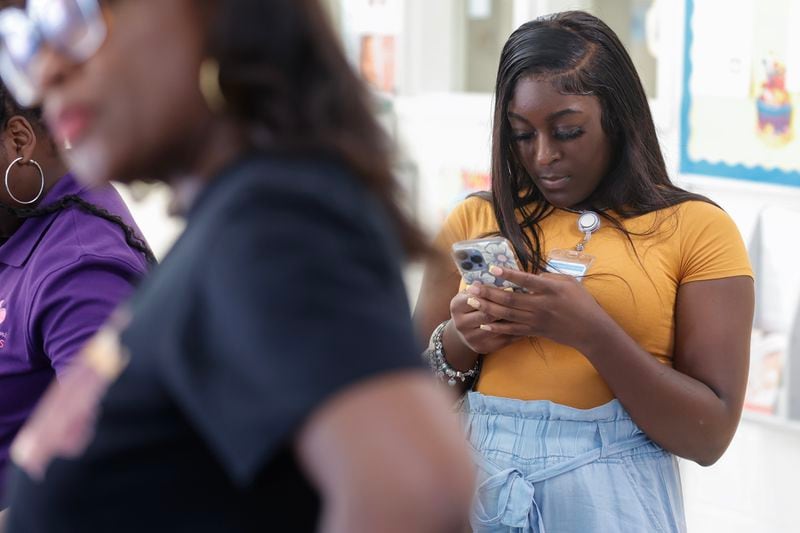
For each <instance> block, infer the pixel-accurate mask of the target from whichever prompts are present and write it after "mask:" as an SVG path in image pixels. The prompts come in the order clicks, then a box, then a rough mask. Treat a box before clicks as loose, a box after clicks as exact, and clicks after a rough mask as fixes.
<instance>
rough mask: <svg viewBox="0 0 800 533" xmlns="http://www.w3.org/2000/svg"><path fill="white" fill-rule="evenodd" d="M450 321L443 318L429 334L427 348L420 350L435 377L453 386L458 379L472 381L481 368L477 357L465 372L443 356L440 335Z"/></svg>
mask: <svg viewBox="0 0 800 533" xmlns="http://www.w3.org/2000/svg"><path fill="white" fill-rule="evenodd" d="M449 322H450V319H447V320H445V321H444V322H442V323H441V324H439V325H438V326H436V329H434V330H433V333H432V334H431V340H430V343H429V344H428V349H427V350H425V351H424V352H422V355H423V357H424V358H425V359H426V360H427V361H428V364H429V365H430V366H431V370H433V373H434V374H435V375H436V377H437V378H439V380H441V381H445V379H446V380H447V384H448V385H450V386H451V387H454V386H455V385H456V383H457V382H458V381H460V382H461V383H466V382H467V380H470V381H472V380H473V379H475V378H476V377H477V376H478V372H479V371H480V368H481V360H480V358H478V360H477V361H475V366H473V367H472V368H470V369H469V370H467V371H466V372H462V371H460V370H456V369H455V368H453V367H452V366H450V364H449V363H448V362H447V358H446V357H445V353H444V341H443V340H442V337H443V336H444V328H446V327H447V324H448V323H449Z"/></svg>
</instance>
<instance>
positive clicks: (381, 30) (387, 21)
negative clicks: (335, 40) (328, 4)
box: [341, 0, 403, 93]
mask: <svg viewBox="0 0 800 533" xmlns="http://www.w3.org/2000/svg"><path fill="white" fill-rule="evenodd" d="M341 5H342V21H343V28H342V29H343V34H344V41H345V49H346V50H347V53H348V55H349V56H350V59H351V61H352V62H353V64H354V65H355V66H356V68H357V69H358V72H359V74H361V76H362V77H363V78H364V80H365V81H366V82H367V83H368V84H369V85H370V86H372V87H373V88H374V89H377V90H378V91H382V92H385V93H395V92H396V89H397V83H396V72H397V52H398V46H397V40H398V37H399V35H400V30H401V27H402V19H403V17H402V13H403V10H402V7H403V5H402V3H401V2H399V1H398V0H343V2H342V4H341Z"/></svg>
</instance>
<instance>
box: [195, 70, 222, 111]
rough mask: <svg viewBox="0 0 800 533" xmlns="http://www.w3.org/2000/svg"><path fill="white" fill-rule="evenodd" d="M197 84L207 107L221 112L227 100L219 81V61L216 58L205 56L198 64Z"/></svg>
mask: <svg viewBox="0 0 800 533" xmlns="http://www.w3.org/2000/svg"><path fill="white" fill-rule="evenodd" d="M198 85H199V86H200V92H201V93H202V95H203V98H204V99H205V101H206V105H207V106H208V108H209V109H210V110H211V111H212V112H214V113H220V112H222V111H223V110H224V109H225V107H226V104H227V102H226V101H225V95H224V94H223V93H222V86H221V85H220V83H219V63H218V62H217V60H216V59H211V58H206V59H204V60H203V62H202V63H201V64H200V73H199V77H198Z"/></svg>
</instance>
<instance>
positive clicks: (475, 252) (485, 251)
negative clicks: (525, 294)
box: [452, 237, 521, 290]
mask: <svg viewBox="0 0 800 533" xmlns="http://www.w3.org/2000/svg"><path fill="white" fill-rule="evenodd" d="M452 256H453V260H454V261H455V263H456V266H457V267H458V270H459V271H460V272H461V276H462V277H463V278H464V281H465V282H466V283H467V285H471V284H473V283H475V282H476V281H478V282H480V283H482V284H484V285H493V286H495V287H500V288H504V289H515V290H521V287H519V286H518V285H516V284H514V283H512V282H510V281H508V280H505V279H503V278H502V277H496V276H494V275H493V274H491V273H490V272H489V267H491V266H499V267H500V268H504V269H506V268H507V269H514V270H519V265H518V264H517V257H516V255H515V254H514V247H513V246H511V243H510V242H508V240H507V239H505V238H504V237H487V238H484V239H473V240H469V241H459V242H457V243H454V244H453V246H452Z"/></svg>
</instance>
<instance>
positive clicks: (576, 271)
mask: <svg viewBox="0 0 800 533" xmlns="http://www.w3.org/2000/svg"><path fill="white" fill-rule="evenodd" d="M593 262H594V256H591V255H587V254H585V253H583V252H579V251H577V250H553V251H551V252H550V254H549V255H548V256H547V271H548V272H551V273H553V274H567V275H569V276H572V277H574V278H575V279H577V280H578V281H580V280H581V278H582V277H583V276H585V275H586V272H588V270H589V267H590V266H592V263H593Z"/></svg>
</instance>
